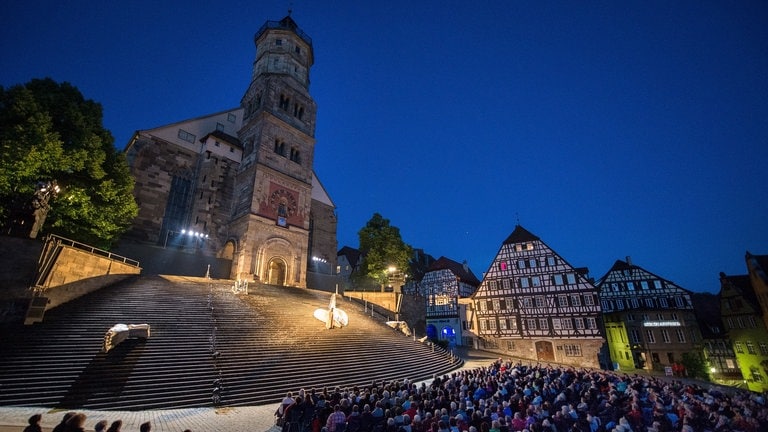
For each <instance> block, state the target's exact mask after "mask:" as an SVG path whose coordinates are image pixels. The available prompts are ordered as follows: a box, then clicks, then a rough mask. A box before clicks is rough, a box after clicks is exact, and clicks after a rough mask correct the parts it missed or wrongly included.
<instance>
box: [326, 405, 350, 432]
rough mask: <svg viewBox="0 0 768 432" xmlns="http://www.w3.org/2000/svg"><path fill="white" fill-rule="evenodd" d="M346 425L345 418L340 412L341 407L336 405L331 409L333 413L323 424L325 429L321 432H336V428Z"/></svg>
mask: <svg viewBox="0 0 768 432" xmlns="http://www.w3.org/2000/svg"><path fill="white" fill-rule="evenodd" d="M346 423H347V417H346V416H345V415H344V412H343V411H342V410H341V405H339V404H336V405H335V406H334V407H333V413H331V415H329V416H328V420H326V422H325V428H324V429H323V432H336V429H337V427H339V426H341V425H346Z"/></svg>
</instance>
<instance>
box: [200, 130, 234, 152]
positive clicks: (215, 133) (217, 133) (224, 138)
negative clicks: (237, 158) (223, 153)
mask: <svg viewBox="0 0 768 432" xmlns="http://www.w3.org/2000/svg"><path fill="white" fill-rule="evenodd" d="M208 137H214V138H218V139H220V140H222V141H226V142H228V143H229V144H232V145H233V146H235V147H238V148H243V146H242V145H241V144H240V140H239V139H237V137H234V136H232V135H230V134H228V133H225V132H224V131H220V130H218V129H217V130H215V131H213V132H210V133H207V134H205V136H203V137H202V138H200V142H205V140H206V139H208Z"/></svg>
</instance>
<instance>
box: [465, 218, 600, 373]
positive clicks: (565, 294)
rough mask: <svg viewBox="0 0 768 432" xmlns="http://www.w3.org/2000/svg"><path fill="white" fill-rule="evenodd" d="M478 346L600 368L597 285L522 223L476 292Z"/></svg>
mask: <svg viewBox="0 0 768 432" xmlns="http://www.w3.org/2000/svg"><path fill="white" fill-rule="evenodd" d="M472 300H473V303H474V312H475V317H474V320H475V321H476V322H477V327H476V334H477V335H478V340H477V341H476V346H477V348H483V349H487V350H491V351H497V352H501V353H504V354H509V355H512V356H515V357H520V358H524V359H529V360H533V361H540V362H558V363H565V364H571V365H578V366H584V367H595V368H597V367H600V360H599V353H600V349H601V346H602V345H603V343H604V339H603V334H602V331H601V327H602V325H601V322H600V319H601V316H600V313H601V311H600V306H599V302H598V296H597V288H595V286H594V285H593V284H592V283H591V282H590V281H589V279H588V277H587V275H586V269H577V268H574V267H573V266H571V265H570V264H569V263H568V262H567V261H566V260H565V259H563V258H562V257H561V256H560V255H558V254H557V253H556V252H555V251H553V250H552V249H551V248H550V247H549V246H547V245H546V244H545V243H544V242H543V241H541V239H539V237H537V236H535V235H533V234H531V233H530V232H529V231H528V230H526V229H525V228H523V227H522V226H520V225H517V226H516V227H515V230H514V231H513V232H512V234H510V235H509V237H507V239H506V240H505V241H504V243H503V244H502V245H501V249H500V250H499V252H498V254H497V255H496V257H495V258H494V260H493V262H492V263H491V266H490V268H489V269H488V271H487V272H486V273H485V275H484V277H483V280H482V282H481V284H480V287H479V288H478V290H477V292H476V293H475V294H474V296H473V297H472Z"/></svg>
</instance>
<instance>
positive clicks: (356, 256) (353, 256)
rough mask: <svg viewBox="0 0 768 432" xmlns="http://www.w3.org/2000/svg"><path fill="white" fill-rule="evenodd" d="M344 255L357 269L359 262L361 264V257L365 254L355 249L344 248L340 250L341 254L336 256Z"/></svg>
mask: <svg viewBox="0 0 768 432" xmlns="http://www.w3.org/2000/svg"><path fill="white" fill-rule="evenodd" d="M342 255H343V256H346V257H347V261H348V262H349V265H351V266H352V267H356V266H357V264H358V262H360V257H362V255H363V253H362V252H360V251H359V250H358V249H355V248H353V247H349V246H344V247H342V248H341V249H339V252H338V253H337V254H336V256H342Z"/></svg>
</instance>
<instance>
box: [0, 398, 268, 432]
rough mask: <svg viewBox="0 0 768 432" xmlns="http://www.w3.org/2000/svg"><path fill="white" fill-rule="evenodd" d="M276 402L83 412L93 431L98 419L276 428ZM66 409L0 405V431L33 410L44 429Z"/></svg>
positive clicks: (127, 431)
mask: <svg viewBox="0 0 768 432" xmlns="http://www.w3.org/2000/svg"><path fill="white" fill-rule="evenodd" d="M275 407H276V405H273V406H258V407H235V408H189V409H178V410H157V411H90V410H77V412H82V413H84V414H85V415H86V416H88V419H87V420H86V423H85V424H86V430H89V431H92V430H93V425H95V424H96V423H97V422H98V421H100V420H107V421H108V422H110V423H111V422H113V421H115V420H118V419H120V420H122V421H123V428H122V431H123V432H138V430H139V425H141V424H142V423H144V422H147V421H148V422H151V423H152V432H182V431H183V430H185V429H190V430H192V431H193V432H199V431H232V432H236V431H249V432H267V431H270V432H277V431H279V430H280V428H277V427H275V426H274V422H275V420H274V417H273V414H274V412H275ZM65 412H66V411H63V410H52V409H50V408H27V407H23V408H16V407H0V432H11V431H14V432H21V431H22V430H23V429H24V427H25V426H26V425H27V419H29V417H30V416H32V415H33V414H42V415H43V420H42V422H41V423H40V424H41V425H42V426H43V430H44V431H50V430H51V429H53V427H54V426H56V425H57V424H58V423H59V422H60V421H61V418H62V417H63V416H64V413H65Z"/></svg>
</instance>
